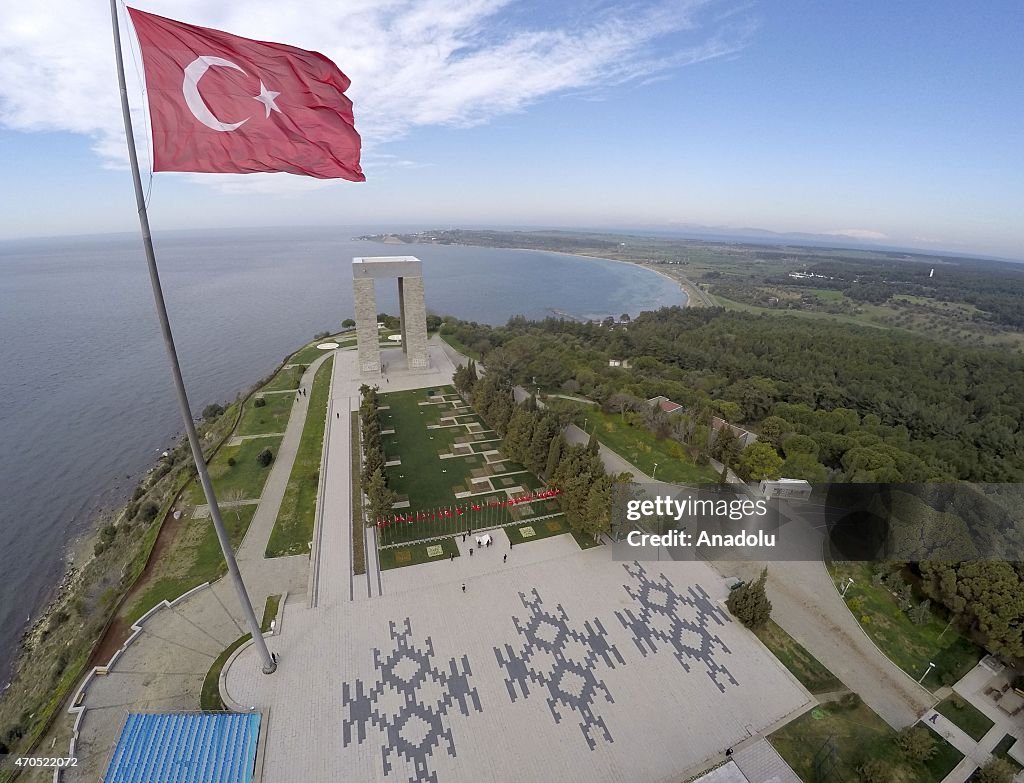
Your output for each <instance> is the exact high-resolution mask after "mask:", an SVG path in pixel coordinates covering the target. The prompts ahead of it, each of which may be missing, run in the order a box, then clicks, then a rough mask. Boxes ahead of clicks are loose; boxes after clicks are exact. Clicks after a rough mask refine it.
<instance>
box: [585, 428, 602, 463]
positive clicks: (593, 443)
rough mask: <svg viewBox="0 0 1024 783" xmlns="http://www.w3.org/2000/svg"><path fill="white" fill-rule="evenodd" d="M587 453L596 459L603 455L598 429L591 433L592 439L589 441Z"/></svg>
mask: <svg viewBox="0 0 1024 783" xmlns="http://www.w3.org/2000/svg"><path fill="white" fill-rule="evenodd" d="M587 451H589V452H590V453H591V454H593V455H594V456H595V457H596V456H597V455H598V454H600V453H601V441H599V440H598V439H597V430H596V429H595V430H594V431H593V432H591V433H590V438H589V439H588V440H587Z"/></svg>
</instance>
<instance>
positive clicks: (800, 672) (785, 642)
mask: <svg viewBox="0 0 1024 783" xmlns="http://www.w3.org/2000/svg"><path fill="white" fill-rule="evenodd" d="M756 634H757V638H758V639H760V640H761V641H762V642H763V643H764V646H765V647H767V648H768V649H769V650H771V651H772V653H773V654H774V655H775V657H776V658H778V659H779V660H780V661H781V662H782V664H783V666H785V667H786V668H787V669H789V670H790V671H791V672H792V673H793V676H794V677H796V678H797V679H798V680H799V681H800V682H801V683H802V684H803V686H804V687H805V688H807V690H809V691H810V692H811V693H829V692H831V691H838V690H842V689H843V688H845V687H846V686H844V685H843V683H842V682H841V681H840V679H839V678H838V677H836V676H835V675H834V674H832V672H830V671H829V670H828V669H826V668H825V667H824V666H823V665H822V664H821V662H820V661H818V659H817V658H815V657H814V656H813V655H811V654H810V653H809V652H807V650H806V649H804V647H803V645H801V644H800V643H799V642H797V641H796V639H794V638H793V637H792V636H790V635H789V634H788V633H786V632H785V631H784V630H782V628H780V627H779V626H778V625H777V624H776V623H775V621H774V620H769V621H768V624H767V625H765V626H764V627H763V628H761V629H760V630H759V631H756Z"/></svg>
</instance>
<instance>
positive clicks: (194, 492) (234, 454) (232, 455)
mask: <svg viewBox="0 0 1024 783" xmlns="http://www.w3.org/2000/svg"><path fill="white" fill-rule="evenodd" d="M280 445H281V438H280V436H278V437H267V438H253V439H252V440H244V441H242V443H241V444H239V445H238V446H224V447H223V448H221V449H220V451H218V452H217V454H216V456H214V458H213V459H212V460H211V461H210V464H209V472H210V478H211V479H212V480H213V489H214V491H215V492H216V493H217V500H219V501H224V500H231V499H232V498H234V497H236V496H237V497H238V498H239V499H240V500H256V499H258V498H259V497H260V495H262V494H263V485H264V483H266V481H267V476H269V475H270V468H271V466H272V465H273V463H271V464H270V465H267V466H266V467H263V466H262V465H260V464H259V463H258V462H257V461H256V455H257V454H259V453H260V452H261V451H262V450H263V449H266V448H269V449H270V450H271V451H272V452H273V453H274V456H275V457H276V456H277V450H278V447H279V446H280ZM229 459H233V460H234V461H235V464H234V465H229V464H228V460H229ZM184 497H185V500H186V501H187V502H188V503H189V504H191V505H193V506H198V505H201V504H204V503H206V498H205V497H204V495H203V488H202V487H201V486H200V485H199V482H198V481H193V482H192V483H191V484H190V485H189V488H188V489H187V490H186V491H185V495H184Z"/></svg>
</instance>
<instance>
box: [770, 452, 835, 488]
mask: <svg viewBox="0 0 1024 783" xmlns="http://www.w3.org/2000/svg"><path fill="white" fill-rule="evenodd" d="M779 473H780V475H783V476H785V477H786V478H793V479H803V480H804V481H810V482H812V483H818V484H821V483H824V482H825V481H827V480H828V468H826V467H825V466H824V465H822V464H821V463H820V462H818V460H816V459H815V458H814V457H813V456H812V455H811V454H800V453H799V452H798V453H796V454H794V455H793V456H792V457H787V458H786V460H785V462H783V463H782V467H781V468H780V469H779Z"/></svg>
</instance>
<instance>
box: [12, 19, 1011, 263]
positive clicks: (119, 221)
mask: <svg viewBox="0 0 1024 783" xmlns="http://www.w3.org/2000/svg"><path fill="white" fill-rule="evenodd" d="M61 3H66V4H67V6H68V7H67V9H66V13H63V14H62V13H60V11H59V9H58V12H57V13H54V11H53V8H49V7H48V8H47V9H42V8H40V9H39V10H36V9H33V8H31V7H25V8H23V9H21V10H19V11H16V12H15V14H14V15H13V18H12V19H10V20H7V21H5V23H4V25H5V27H9V28H10V30H8V31H5V33H10V34H6V35H5V36H4V41H3V42H2V43H0V85H3V86H0V165H2V167H3V168H2V170H3V172H4V176H3V178H2V182H0V193H2V195H3V200H4V204H5V209H4V211H3V213H2V214H0V237H16V236H38V235H56V234H75V233H90V232H104V231H121V230H132V229H133V228H134V227H135V224H134V220H135V214H134V209H133V206H132V192H131V187H130V181H129V177H128V173H127V171H126V170H125V169H123V168H120V167H122V166H123V160H124V157H125V156H124V152H123V138H122V137H121V136H120V135H119V132H118V129H117V123H118V122H119V116H118V111H117V95H116V86H115V84H114V82H113V73H112V66H111V63H110V45H109V30H108V27H107V25H108V24H109V22H108V21H107V20H106V19H105V18H104V17H103V14H102V8H100V9H99V10H97V9H88V8H82V7H81V6H83V5H98V6H101V5H102V4H81V3H80V2H77V0H57V5H60V4H61ZM138 5H139V6H140V7H142V8H144V9H145V10H152V11H154V12H157V13H162V14H165V15H168V16H173V17H176V18H180V19H184V20H188V21H193V22H195V23H197V24H205V25H209V26H214V27H220V28H222V29H228V30H231V31H232V32H237V33H239V34H242V35H250V36H253V37H262V38H268V39H271V40H283V41H286V42H288V43H292V44H295V45H299V46H305V47H308V48H315V49H319V50H321V51H324V52H325V53H327V54H328V55H330V56H331V57H333V58H334V59H335V60H336V61H337V62H338V64H339V66H340V67H341V68H342V70H344V71H345V72H346V73H348V74H349V75H350V76H351V77H352V79H353V89H352V90H351V91H350V92H351V94H352V96H353V99H354V100H355V103H356V119H357V125H358V126H359V128H360V130H361V131H362V133H363V135H364V143H365V152H366V155H365V160H364V168H365V170H366V173H367V180H368V181H367V182H366V183H364V184H353V183H345V182H338V183H323V182H316V181H310V180H302V179H300V178H295V177H290V176H288V175H268V176H259V177H253V176H236V177H231V178H223V177H210V176H206V175H168V174H157V175H156V177H155V181H154V186H153V196H152V212H151V220H152V222H153V225H154V228H155V229H160V228H167V229H171V228H175V229H177V228H190V227H213V226H245V225H261V226H273V225H302V224H332V223H333V224H351V225H365V224H381V225H385V224H389V223H394V224H423V225H432V224H437V225H471V224H472V225H495V226H501V225H571V226H592V227H601V226H616V227H620V228H628V227H630V226H637V227H641V226H642V227H654V228H685V227H689V226H711V227H724V228H741V227H756V228H763V229H768V230H773V231H780V232H808V233H820V234H838V235H848V236H851V237H854V238H857V239H862V240H869V241H870V240H874V241H878V242H881V243H883V244H887V245H906V246H914V247H920V248H924V249H936V250H938V249H942V250H949V251H954V252H965V253H981V254H993V255H998V256H1004V257H1012V258H1024V219H1022V218H1021V216H1022V215H1024V153H1022V150H1024V101H1022V97H1024V90H1022V83H1024V76H1022V75H1024V47H1022V46H1021V43H1020V34H1021V31H1022V30H1024V4H1022V3H1019V2H990V3H986V4H983V6H981V7H980V10H979V8H977V7H975V6H972V5H968V4H963V3H953V2H903V3H888V2H886V3H882V2H862V3H820V2H819V3H812V2H798V1H796V0H794V2H787V3H781V2H778V3H773V2H761V3H723V2H694V1H689V2H668V3H665V2H657V3H636V4H630V5H629V6H628V7H627V6H626V5H625V4H622V3H618V4H615V3H611V4H603V3H600V2H590V1H587V0H583V1H581V2H575V3H565V4H559V5H557V6H555V5H553V4H549V3H547V4H546V3H529V2H527V3H516V2H504V1H503V0H458V2H457V1H456V0H421V2H413V1H412V0H396V2H394V3H391V4H389V5H388V6H387V7H386V9H387V10H381V4H376V3H366V4H365V5H364V4H363V3H359V2H353V3H348V4H345V8H343V9H341V10H339V9H338V8H337V6H338V5H339V4H338V3H336V2H333V0H323V2H320V1H319V0H308V2H305V3H303V4H298V3H295V4H294V6H293V7H292V8H291V11H290V12H281V11H280V7H279V6H277V5H275V4H274V3H273V2H272V1H271V0H253V1H252V2H250V3H246V4H242V3H239V2H237V0H232V1H231V2H228V0H216V2H214V1H213V0H204V2H200V0H180V1H176V0H153V2H145V3H144V2H141V0H140V2H138ZM243 5H244V6H245V8H244V9H243V8H241V7H240V6H243ZM300 8H301V9H304V12H300V10H299V9H300ZM48 14H53V15H52V16H49V19H48V18H47V16H48ZM282 14H283V16H282ZM69 17H70V18H69ZM52 19H58V20H63V21H64V24H58V23H56V22H53V21H50V20H52ZM68 22H70V23H68ZM70 30H73V31H75V32H73V33H72V32H69V31H70ZM356 31H357V32H356ZM69 36H72V37H69ZM54 38H56V39H57V40H56V42H55V41H54V40H53V39H54ZM55 45H56V46H57V47H58V50H57V51H59V56H58V55H54V54H53V52H54V51H55V50H54V46H55ZM129 79H130V81H132V80H134V84H135V85H136V91H137V84H138V82H137V80H136V79H135V77H134V75H130V76H129ZM133 100H134V101H135V102H136V104H137V105H141V95H133Z"/></svg>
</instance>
